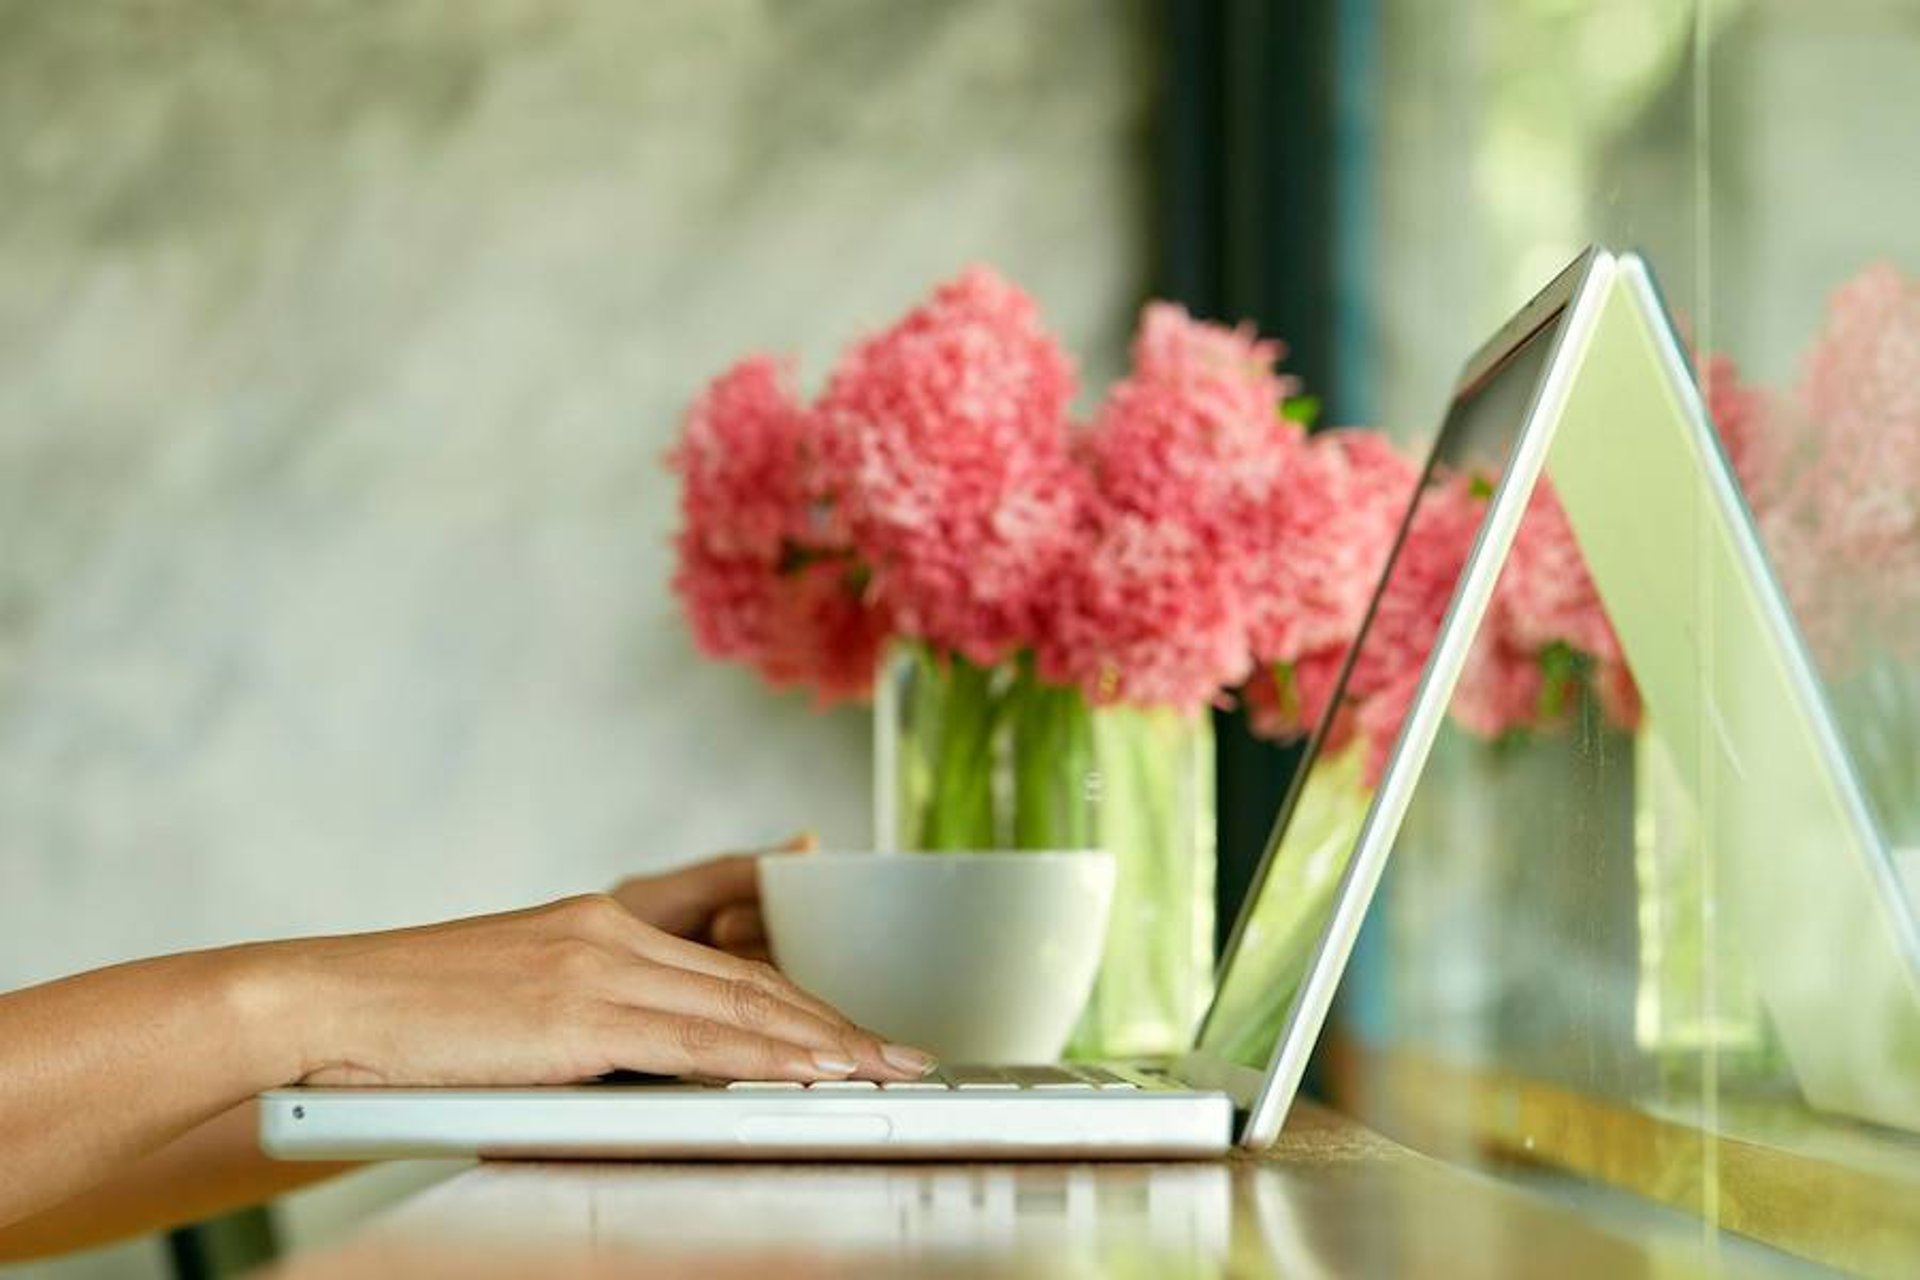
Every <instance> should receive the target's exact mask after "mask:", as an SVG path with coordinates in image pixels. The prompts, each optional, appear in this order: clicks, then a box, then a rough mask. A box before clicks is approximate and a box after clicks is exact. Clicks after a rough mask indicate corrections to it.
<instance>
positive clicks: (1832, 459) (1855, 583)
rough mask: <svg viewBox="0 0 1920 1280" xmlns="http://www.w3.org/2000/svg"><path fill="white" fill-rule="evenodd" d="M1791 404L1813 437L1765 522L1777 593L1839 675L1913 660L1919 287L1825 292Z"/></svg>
mask: <svg viewBox="0 0 1920 1280" xmlns="http://www.w3.org/2000/svg"><path fill="white" fill-rule="evenodd" d="M1798 407H1799V409H1800V411H1801V412H1802V413H1803V414H1804V415H1805V418H1806V420H1807V421H1808V422H1809V424H1810V426H1811V429H1812V430H1813V431H1814V432H1817V439H1816V440H1814V441H1813V443H1812V457H1811V460H1810V461H1809V462H1808V463H1807V464H1806V465H1804V466H1803V467H1802V468H1801V469H1799V470H1798V471H1797V472H1796V474H1795V476H1794V478H1793V482H1792V486H1791V488H1790V490H1789V491H1788V492H1787V493H1786V494H1785V495H1784V496H1783V497H1782V499H1781V502H1780V504H1779V508H1780V509H1779V510H1778V511H1777V513H1776V514H1775V516H1774V520H1773V522H1772V524H1773V529H1774V531H1775V532H1776V534H1777V535H1778V536H1779V537H1780V538H1781V540H1783V541H1787V540H1793V539H1794V538H1795V537H1796V535H1797V538H1798V539H1799V540H1800V541H1801V542H1802V543H1803V545H1802V546H1800V547H1798V548H1791V549H1789V550H1788V552H1787V556H1786V559H1787V561H1788V563H1787V564H1786V565H1785V566H1783V568H1786V569H1789V570H1793V569H1794V568H1795V567H1796V566H1795V561H1798V562H1800V566H1801V567H1800V568H1799V572H1797V573H1794V574H1793V576H1790V577H1789V586H1790V588H1792V589H1794V591H1795V594H1797V596H1798V597H1799V599H1800V603H1801V604H1802V606H1803V610H1804V611H1805V612H1807V613H1810V614H1811V615H1812V617H1811V626H1810V630H1811V631H1813V632H1814V633H1815V634H1816V636H1818V637H1820V638H1821V639H1823V640H1824V641H1825V643H1826V646H1827V647H1828V649H1829V653H1828V655H1827V656H1828V658H1829V661H1830V662H1832V663H1833V664H1834V665H1835V666H1836V667H1838V668H1840V669H1842V670H1844V669H1847V668H1850V667H1852V666H1853V665H1855V664H1856V663H1858V662H1859V661H1861V660H1863V658H1864V657H1865V656H1866V655H1867V654H1868V653H1870V652H1871V651H1872V650H1874V649H1884V650H1888V651H1891V652H1892V653H1894V654H1896V655H1898V656H1901V657H1903V658H1909V659H1915V660H1920V634H1917V633H1920V282H1916V281H1913V280H1909V279H1908V278H1907V277H1906V276H1904V275H1903V274H1902V273H1901V272H1900V271H1899V270H1898V269H1896V268H1895V267H1893V266H1891V265H1887V264H1881V265H1878V266H1874V267H1870V268H1868V269H1867V270H1866V271H1864V272H1862V273H1861V274H1860V275H1859V276H1857V277H1855V278H1854V279H1853V280H1850V281H1848V282H1847V283H1846V284H1844V285H1842V286H1841V287H1840V288H1839V289H1837V290H1836V291H1835V292H1834V295H1833V298H1832V300H1831V301H1830V303H1829V305H1828V314H1827V324H1826V327H1825V329H1824V330H1823V331H1822V332H1821V334H1820V336H1819V337H1818V339H1817V340H1816V341H1815V342H1814V345H1813V346H1812V348H1811V349H1810V350H1809V351H1808V353H1807V356H1806V359H1805V363H1804V367H1803V371H1802V377H1801V381H1800V386H1799V394H1798Z"/></svg>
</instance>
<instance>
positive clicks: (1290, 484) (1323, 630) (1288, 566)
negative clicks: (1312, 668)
mask: <svg viewBox="0 0 1920 1280" xmlns="http://www.w3.org/2000/svg"><path fill="white" fill-rule="evenodd" d="M1418 481H1419V468H1418V467H1417V466H1415V465H1414V463H1413V462H1411V461H1410V460H1408V459H1407V458H1406V457H1404V456H1403V455H1402V454H1401V453H1400V452H1399V450H1397V449H1395V448H1394V446H1393V444H1392V443H1391V442H1390V441H1388V440H1387V439H1386V437H1384V436H1382V435H1380V434H1378V433H1376V432H1372V431H1362V430H1341V431H1324V432H1321V433H1320V434H1318V435H1316V436H1313V437H1312V438H1311V439H1310V440H1309V441H1308V442H1307V443H1306V444H1305V445H1303V446H1302V447H1300V448H1299V449H1296V450H1294V451H1292V454H1291V456H1290V457H1289V458H1288V461H1287V467H1286V470H1285V471H1284V472H1283V473H1282V475H1281V476H1280V479H1279V483H1278V485H1277V486H1276V488H1275V490H1274V494H1273V497H1272V500H1271V501H1270V502H1269V503H1268V506H1267V508H1266V509H1265V510H1264V511H1263V512H1261V513H1260V514H1259V515H1258V516H1257V517H1255V519H1254V520H1253V521H1252V530H1253V532H1254V533H1255V534H1256V535H1257V537H1256V539H1255V542H1254V546H1253V547H1252V549H1251V551H1250V554H1249V557H1248V564H1247V568H1248V581H1247V595H1248V600H1249V604H1250V607H1251V610H1252V628H1251V635H1250V644H1251V647H1252V649H1253V653H1254V655H1255V657H1256V659H1257V660H1258V661H1259V662H1261V663H1262V664H1265V665H1270V664H1274V663H1281V664H1292V663H1297V662H1299V661H1301V660H1302V659H1304V658H1306V657H1307V656H1308V655H1311V654H1315V653H1323V652H1325V651H1328V650H1333V651H1336V652H1342V651H1344V650H1345V648H1346V646H1347V644H1348V643H1349V642H1350V641H1351V640H1352V638H1353V636H1354V633H1355V632H1356V631H1358V630H1359V628H1360V621H1361V619H1362V618H1363V617H1364V616H1365V615H1366V610H1367V605H1368V603H1369V602H1370V601H1371V600H1372V597H1373V592H1374V588H1375V587H1376V586H1377V585H1378V584H1379V580H1380V569H1381V566H1383V565H1384V564H1385V563H1386V559H1387V553H1388V552H1389V551H1391V550H1392V549H1393V540H1394V538H1395V537H1396V536H1398V534H1399V532H1400V522H1401V521H1402V520H1403V519H1404V518H1405V517H1406V510H1407V503H1408V501H1409V499H1411V498H1412V496H1413V488H1414V485H1415V484H1416V483H1418Z"/></svg>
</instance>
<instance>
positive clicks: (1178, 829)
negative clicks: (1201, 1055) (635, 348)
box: [672, 268, 1416, 1054]
mask: <svg viewBox="0 0 1920 1280" xmlns="http://www.w3.org/2000/svg"><path fill="white" fill-rule="evenodd" d="M1281 355H1282V348H1281V346H1280V345H1279V344H1278V343H1275V342H1269V341H1263V340H1261V339H1259V338H1257V337H1256V336H1255V335H1254V334H1252V333H1251V332H1250V331H1248V330H1246V329H1244V328H1240V329H1234V328H1227V327H1223V326H1220V325H1216V324H1210V323H1207V322H1204V321H1199V320H1195V319H1193V318H1192V317H1190V316H1189V315H1187V314H1186V313H1185V312H1184V311H1183V310H1181V309H1180V308H1178V307H1176V306H1173V305H1170V304H1165V303H1154V304H1151V305H1149V306H1148V307H1147V308H1146V309H1145V311H1144V312H1143V314H1142V316H1141V320H1140V326H1139V330H1138V333H1137V335H1136V337H1135V339H1134V342H1133V347H1132V367H1131V369H1130V370H1129V372H1128V373H1127V374H1126V376H1125V377H1123V378H1122V379H1120V380H1119V381H1118V382H1117V383H1115V384H1114V385H1113V386H1112V387H1111V388H1110V389H1109V390H1108V391H1107V393H1106V395H1105V396H1104V397H1103V398H1102V399H1101V400H1100V401H1099V403H1098V404H1097V406H1096V407H1095V408H1094V409H1093V411H1092V412H1091V413H1090V414H1089V415H1087V416H1086V417H1085V418H1084V419H1079V418H1076V417H1075V416H1074V413H1073V407H1072V406H1073V400H1074V398H1075V395H1076V393H1077V385H1076V379H1075V374H1074V367H1073V364H1072V362H1071V360H1070V359H1069V358H1068V356H1067V355H1066V354H1065V352H1064V351H1063V350H1062V349H1061V347H1060V344H1059V343H1058V341H1057V340H1056V339H1055V338H1054V337H1053V335H1052V334H1051V333H1049V332H1048V331H1047V329H1046V327H1045V326H1044V324H1043V323H1042V320H1041V317H1040V314H1039V310H1038V308H1037V307H1036V305H1035V304H1034V302H1033V300H1032V299H1031V298H1029V297H1028V296H1027V295H1026V294H1024V293H1023V292H1022V291H1021V290H1019V289H1018V288H1017V287H1015V286H1014V285H1012V284H1010V283H1009V282H1007V281H1006V280H1004V279H1002V278H1001V277H999V276H998V275H996V274H994V273H993V272H992V271H989V270H986V269H983V268H975V269H972V270H969V271H967V272H965V273H964V274H962V275H961V276H959V277H958V278H956V279H954V280H952V281H949V282H947V283H945V284H943V285H941V286H939V287H938V288H937V289H935V290H934V292H933V294H932V296H931V297H929V298H928V299H927V300H926V301H925V302H923V303H922V304H921V305H920V306H918V307H916V308H915V309H914V310H912V311H911V312H909V313H908V314H907V315H906V316H904V317H902V318H901V319H899V320H898V321H897V322H895V323H894V324H893V325H892V326H890V327H888V328H887V329H885V330H883V331H881V332H879V333H877V334H874V335H871V336H869V337H866V338H864V339H862V340H860V341H858V342H856V343H854V344H853V345H852V346H851V347H849V348H848V349H847V351H846V352H845V353H844V354H843V355H842V356H841V357H840V359H839V360H838V362H837V363H836V364H835V366H834V368H833V369H832V370H831V371H830V373H829V375H828V377H827V378H826V381H825V384H824V387H823V388H822V390H821V391H820V393H819V394H818V395H817V396H815V397H813V398H812V399H810V400H809V399H807V398H804V397H803V396H801V395H800V394H799V392H798V391H797V390H796V388H795V386H794V381H793V376H792V371H791V368H790V366H789V365H787V364H785V363H784V362H782V361H780V360H778V359H775V358H773V357H769V356H764V355H761V356H751V357H749V358H747V359H746V360H744V361H742V362H741V363H739V364H737V365H735V366H734V367H733V368H731V369H729V370H728V371H726V372H725V373H723V374H722V375H721V376H720V377H719V378H717V379H715V380H714V382H713V383H711V384H710V385H709V386H708V387H707V388H706V389H705V390H704V391H703V392H702V393H701V394H700V395H699V396H698V398H697V399H696V400H695V401H694V403H693V405H692V406H691V408H690V409H689V410H688V413H687V416H686V422H685V428H684V432H683V436H682V439H681V442H680V444H679V447H678V448H677V449H676V450H675V452H674V454H673V457H672V465H673V466H674V468H675V470H676V471H677V472H678V473H679V475H680V477H681V481H682V516H683V520H682V526H681V529H680V532H679V535H678V570H677V572H676V575H675V579H674V587H675V590H676V592H677V593H678V595H679V596H680V599H681V601H682V603H683V605H684V606H685V609H686V613H687V616H688V619H689V621H690V622H691V624H692V628H693V633H694V638H695V640H696V642H697V644H698V646H699V648H700V649H701V651H702V652H703V653H705V654H707V655H708V656H711V657H715V658H722V659H728V660H732V661H737V662H741V663H744V664H746V665H748V666H749V667H751V668H753V669H754V670H756V671H758V672H759V673H760V674H761V675H762V676H763V677H765V678H766V680H767V681H768V682H770V683H772V684H773V685H775V686H777V687H802V688H807V689H810V690H811V691H812V692H813V694H814V696H815V698H816V699H817V700H818V701H820V702H821V703H823V704H827V703H833V702H836V701H841V700H845V699H852V698H864V697H867V696H869V695H870V694H872V693H874V692H875V683H876V680H877V681H878V695H879V696H878V698H877V700H876V701H877V706H878V715H877V722H876V737H877V740H878V749H877V752H876V756H877V765H878V778H877V786H876V814H877V817H878V825H879V827H880V828H881V829H880V830H879V832H878V833H877V835H878V838H879V840H880V841H881V842H882V843H883V844H885V845H888V846H891V847H900V848H907V849H925V850H940V849H962V848H969V849H971V848H996V847H1007V848H1049V847H1055V848H1057V847H1090V846H1097V847H1104V848H1107V849H1109V850H1111V851H1112V852H1113V853H1114V854H1115V856H1116V857H1117V859H1118V860H1119V863H1120V882H1119V887H1118V891H1117V894H1116V901H1115V914H1114V920H1113V925H1112V928H1111V930H1110V935H1109V937H1110V941H1109V946H1108V953H1107V956H1106V960H1105V963H1104V965H1103V969H1102V973H1101V978H1100V980H1099V982H1098V983H1097V984H1096V989H1095V994H1094V998H1093V1001H1092V1004H1091V1007H1090V1009H1089V1011H1088V1014H1087V1018H1086V1021H1085V1022H1084V1023H1083V1027H1082V1032H1081V1034H1080V1035H1079V1036H1078V1037H1077V1038H1076V1041H1075V1045H1074V1048H1075V1049H1076V1050H1077V1051H1081V1052H1088V1053H1103V1054H1128V1053H1153V1052H1164V1051H1168V1050H1173V1049H1177V1048H1180V1047H1182V1046H1183V1045H1184V1044H1185V1043H1186V1042H1187V1037H1188V1035H1189V1034H1190V1032H1191V1030H1192V1024H1193V1021H1194V1020H1195V1019H1196V1018H1197V1017H1198V1015H1199V1013H1200V1011H1201V1010H1202V1008H1203V1007H1204V1001H1205V997H1206V990H1207V985H1208V981H1209V978H1210V972H1211V966H1212V941H1213V939H1212V851H1213V846H1212V828H1213V814H1212V764H1211V736H1210V734H1211V730H1210V727H1209V726H1210V720H1209V717H1208V716H1207V714H1206V713H1207V712H1208V710H1209V709H1210V708H1212V707H1215V706H1221V705H1226V704H1227V703H1228V701H1229V700H1230V698H1231V697H1232V693H1233V691H1234V690H1235V689H1237V688H1238V687H1239V686H1240V685H1241V684H1242V683H1243V682H1245V681H1246V680H1247V678H1248V677H1249V676H1250V675H1251V674H1253V673H1254V672H1256V671H1259V672H1273V671H1281V670H1285V671H1289V672H1298V673H1300V675H1299V679H1298V684H1299V686H1300V688H1301V689H1302V690H1303V691H1305V695H1304V696H1305V697H1308V698H1310V697H1311V688H1312V681H1313V680H1314V679H1315V678H1318V677H1319V676H1326V677H1328V678H1330V676H1331V673H1332V671H1331V668H1330V666H1329V664H1330V663H1331V664H1334V665H1337V661H1338V654H1339V652H1340V651H1341V649H1342V647H1343V646H1344V643H1345V642H1346V640H1347V639H1348V638H1350V637H1351V635H1352V634H1353V632H1354V630H1355V629H1356V627H1357V624H1358V622H1359V619H1360V616H1361V614H1362V612H1363V611H1364V610H1365V608H1366V606H1367V603H1368V597H1369V594H1370V592H1371V589H1372V585H1373V581H1374V578H1375V576H1376V575H1377V573H1378V567H1379V565H1380V563H1381V562H1382V561H1383V559H1384V556H1385V554H1386V551H1387V548H1388V547H1389V546H1390V545H1391V542H1392V539H1393V536H1394V534H1395V532H1396V529H1397V523H1398V520H1399V516H1400V512H1401V510H1402V509H1403V507H1404V504H1405V501H1406V498H1407V496H1408V494H1409V493H1410V492H1411V488H1412V485H1413V483H1414V480H1415V475H1416V471H1415V468H1414V467H1413V465H1412V464H1411V463H1409V462H1408V461H1406V460H1405V459H1404V458H1403V457H1402V456H1401V455H1400V454H1399V453H1398V452H1397V451H1395V450H1394V449H1393V448H1392V447H1391V446H1390V445H1389V444H1388V443H1387V442H1386V441H1385V440H1384V439H1383V438H1382V437H1380V436H1378V435H1375V434H1372V433H1369V432H1364V431H1335V432H1323V433H1320V434H1318V435H1314V436H1309V435H1308V434H1307V431H1306V419H1307V418H1309V417H1310V416H1311V413H1312V408H1313V406H1312V403H1311V401H1310V400H1308V399H1307V398H1306V397H1303V396H1301V395H1300V394H1299V387H1298V385H1297V383H1296V382H1295V381H1294V380H1293V379H1292V378H1289V377H1287V376H1285V375H1283V374H1281V373H1280V372H1278V371H1277V369H1276V365H1277V363H1278V361H1279V359H1280V357H1281ZM1294 705H1295V707H1296V709H1297V710H1298V711H1299V712H1301V713H1304V711H1305V710H1306V708H1307V703H1306V702H1304V701H1297V702H1296V703H1295V704H1294ZM1302 722H1303V721H1301V720H1300V719H1299V718H1298V716H1296V719H1295V720H1294V721H1293V722H1291V723H1302ZM1274 727H1275V728H1276V730H1282V731H1284V726H1281V725H1279V724H1277V723H1276V724H1275V725H1274Z"/></svg>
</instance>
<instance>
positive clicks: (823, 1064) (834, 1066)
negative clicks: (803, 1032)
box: [813, 1053, 860, 1076]
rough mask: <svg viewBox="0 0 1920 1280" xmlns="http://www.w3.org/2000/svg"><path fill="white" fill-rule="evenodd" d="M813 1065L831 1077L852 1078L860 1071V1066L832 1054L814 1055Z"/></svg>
mask: <svg viewBox="0 0 1920 1280" xmlns="http://www.w3.org/2000/svg"><path fill="white" fill-rule="evenodd" d="M813 1065H814V1066H816V1067H818V1068H819V1069H820V1070H821V1071H824V1072H826V1073H827V1074H828V1075H830V1076H850V1075H852V1074H853V1073H854V1072H855V1071H856V1070H858V1069H859V1066H860V1064H859V1063H857V1062H850V1061H848V1060H847V1059H846V1058H842V1057H839V1056H837V1055H835V1054H831V1053H816V1054H814V1055H813Z"/></svg>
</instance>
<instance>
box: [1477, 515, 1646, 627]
mask: <svg viewBox="0 0 1920 1280" xmlns="http://www.w3.org/2000/svg"><path fill="white" fill-rule="evenodd" d="M1492 613H1493V616H1494V619H1493V620H1494V624H1495V625H1496V626H1497V627H1498V628H1499V629H1500V630H1501V632H1502V633H1503V642H1504V643H1505V644H1506V645H1508V646H1509V647H1511V648H1512V649H1514V650H1515V651H1518V652H1523V653H1534V654H1538V653H1540V652H1542V651H1544V650H1545V649H1547V648H1549V647H1551V646H1552V645H1555V644H1564V645H1567V646H1569V647H1571V648H1573V649H1576V650H1578V651H1579V652H1581V653H1585V654H1590V655H1592V656H1593V657H1595V658H1599V659H1603V660H1613V659H1615V658H1618V657H1619V656H1620V641H1619V638H1618V637H1617V636H1615V635H1614V633H1613V624H1612V623H1611V622H1609V621H1608V620H1607V611H1606V608H1605V606H1604V605H1602V604H1601V603H1600V589H1599V587H1597V586H1596V585H1594V581H1593V575H1592V574H1591V573H1589V572H1588V570H1587V558H1586V557H1585V556H1584V555H1582V554H1581V552H1580V545H1579V543H1578V542H1577V541H1576V540H1575V538H1574V535H1573V526H1572V525H1571V524H1570V523H1568V521H1567V512H1566V508H1564V507H1562V506H1561V505H1560V497H1559V495H1558V494H1557V493H1555V492H1554V490H1553V485H1552V483H1551V482H1549V481H1547V480H1546V479H1545V478H1544V477H1543V478H1542V479H1541V481H1540V484H1539V486H1538V487H1537V488H1536V489H1535V490H1534V491H1533V495H1532V497H1531V498H1530V499H1529V500H1528V502H1527V510H1526V513H1525V514H1524V515H1523V516H1522V517H1521V519H1520V528H1519V530H1518V532H1517V533H1516V534H1515V535H1514V540H1513V551H1512V553H1511V554H1510V555H1509V556H1508V557H1507V563H1506V566H1505V568H1504V570H1503V571H1502V573H1501V575H1500V582H1499V585H1498V586H1496V587H1495V588H1494V599H1493V609H1492Z"/></svg>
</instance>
